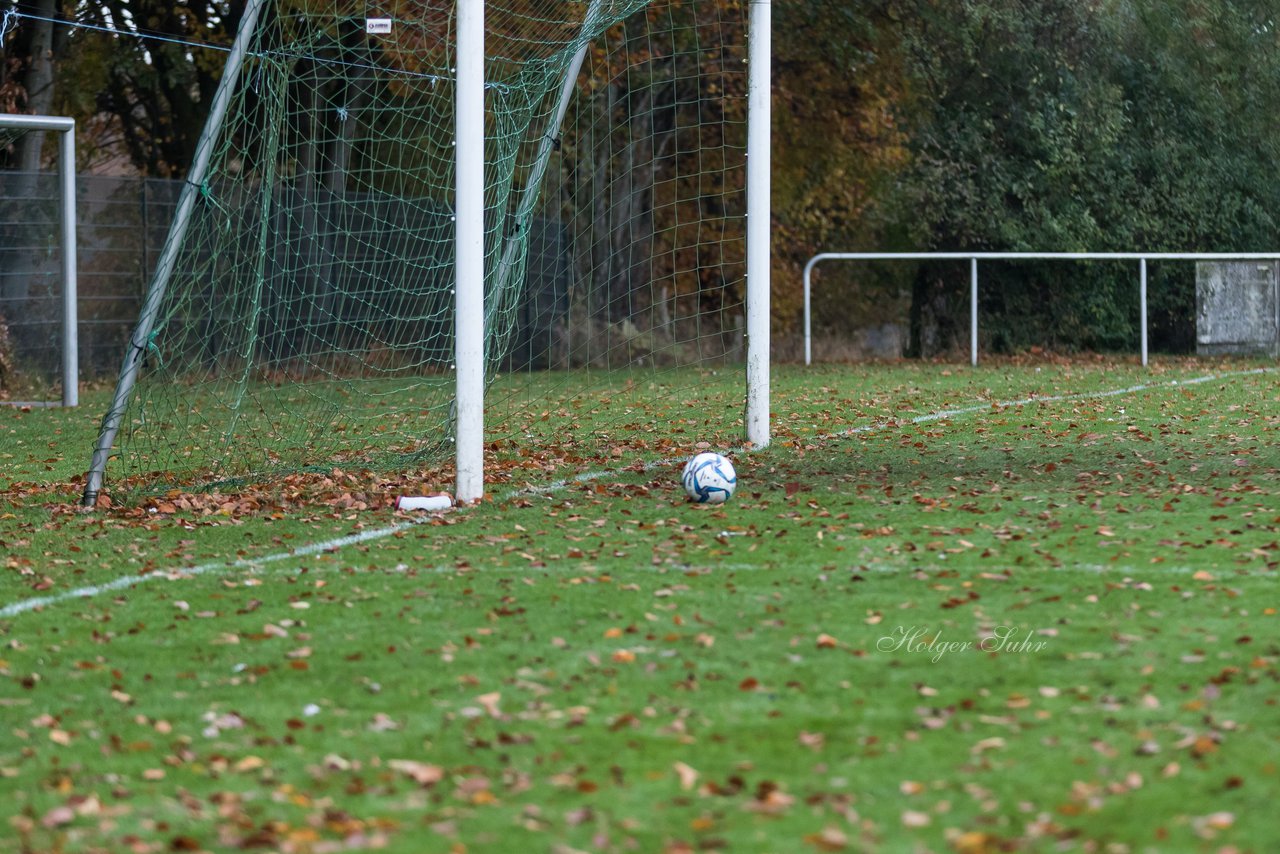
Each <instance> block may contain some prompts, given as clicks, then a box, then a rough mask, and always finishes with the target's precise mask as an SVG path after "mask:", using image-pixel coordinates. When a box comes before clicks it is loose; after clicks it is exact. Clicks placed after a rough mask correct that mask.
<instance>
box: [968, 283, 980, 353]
mask: <svg viewBox="0 0 1280 854" xmlns="http://www.w3.org/2000/svg"><path fill="white" fill-rule="evenodd" d="M969 364H971V365H975V366H976V365H977V364H978V259H977V258H970V259H969Z"/></svg>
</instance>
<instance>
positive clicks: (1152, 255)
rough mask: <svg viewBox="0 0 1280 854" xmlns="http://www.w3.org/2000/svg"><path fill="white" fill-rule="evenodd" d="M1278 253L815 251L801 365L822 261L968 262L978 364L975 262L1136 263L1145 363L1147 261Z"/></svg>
mask: <svg viewBox="0 0 1280 854" xmlns="http://www.w3.org/2000/svg"><path fill="white" fill-rule="evenodd" d="M1277 260H1280V252H819V253H818V254H817V255H814V256H813V257H812V258H810V259H809V261H808V263H806V264H805V265H804V363H805V364H806V365H807V364H809V363H810V362H811V361H812V356H813V351H812V333H811V329H810V323H811V320H810V305H809V302H810V293H811V291H812V287H813V270H814V268H815V267H816V266H817V265H818V264H820V263H821V262H823V261H968V262H969V362H970V364H973V365H976V364H978V262H979V261H1137V262H1138V312H1139V317H1138V326H1139V329H1140V330H1141V333H1140V342H1139V349H1140V352H1141V354H1142V364H1143V365H1146V364H1147V361H1148V360H1147V262H1148V261H1277Z"/></svg>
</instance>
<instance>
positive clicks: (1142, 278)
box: [1138, 258, 1147, 368]
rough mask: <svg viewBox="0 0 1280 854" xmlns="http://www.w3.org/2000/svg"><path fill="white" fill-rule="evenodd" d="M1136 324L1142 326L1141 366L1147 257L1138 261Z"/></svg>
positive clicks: (1144, 346) (1144, 363) (1144, 361)
mask: <svg viewBox="0 0 1280 854" xmlns="http://www.w3.org/2000/svg"><path fill="white" fill-rule="evenodd" d="M1138 271H1139V275H1138V326H1140V327H1141V328H1142V366H1143V367H1144V368H1145V367H1146V366H1147V259H1146V258H1143V259H1142V260H1141V261H1139V262H1138Z"/></svg>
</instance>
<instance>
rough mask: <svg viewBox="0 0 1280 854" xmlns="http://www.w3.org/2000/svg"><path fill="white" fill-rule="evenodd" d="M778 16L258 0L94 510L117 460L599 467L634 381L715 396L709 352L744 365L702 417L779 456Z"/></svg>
mask: <svg viewBox="0 0 1280 854" xmlns="http://www.w3.org/2000/svg"><path fill="white" fill-rule="evenodd" d="M769 15H770V4H769V2H768V0H752V2H750V3H746V4H743V3H726V2H718V0H653V2H649V0H589V2H561V0H500V1H497V0H496V1H495V2H488V3H485V2H481V0H458V2H456V3H454V2H426V3H419V4H411V5H409V6H403V5H387V6H385V7H381V6H378V5H376V4H375V5H361V6H359V7H357V6H353V5H349V4H337V5H336V6H335V5H334V4H317V3H314V2H310V0H304V2H302V3H287V4H284V3H282V4H275V3H269V2H265V0H257V1H256V2H253V0H251V2H250V3H249V4H248V5H247V8H246V11H245V14H244V18H243V20H242V23H241V26H240V28H239V30H238V33H237V36H236V40H235V44H234V46H233V48H232V49H231V51H230V53H229V54H228V57H227V61H226V66H225V71H224V74H223V78H222V80H221V83H220V87H219V89H218V91H217V94H216V96H215V99H214V101H213V104H212V108H211V114H210V117H209V120H208V123H207V125H206V127H205V129H204V133H203V135H202V137H201V139H200V141H199V144H198V146H197V154H196V157H195V161H194V163H193V165H192V167H191V170H190V172H189V174H188V178H187V182H186V188H185V191H184V193H183V195H182V197H181V200H180V202H179V205H178V208H177V213H176V215H175V218H174V221H173V224H172V227H171V230H170V234H169V237H168V240H167V243H166V246H165V248H164V251H163V252H162V254H161V256H160V259H159V261H158V264H157V269H156V272H155V274H154V276H153V278H152V281H151V283H150V286H149V288H148V291H147V296H146V299H145V302H144V305H143V308H142V311H141V315H140V318H139V321H138V323H137V326H136V329H135V330H134V333H133V335H132V337H131V340H130V343H129V345H128V350H127V352H126V354H125V356H124V360H123V364H122V368H121V372H120V377H119V380H118V382H117V387H116V392H115V395H114V398H113V401H112V403H111V405H110V407H109V409H108V411H107V413H106V415H105V416H104V418H103V423H102V429H101V432H100V436H99V439H98V442H97V443H96V446H95V449H94V454H93V461H92V464H91V468H90V471H89V474H88V476H87V479H86V485H85V493H84V501H85V503H86V505H89V506H92V505H93V504H94V503H95V501H96V499H97V498H98V495H99V493H100V491H101V490H102V488H103V484H104V479H105V478H106V477H107V476H108V474H110V477H111V479H112V482H113V483H119V484H122V485H124V487H126V488H128V487H135V486H136V487H140V488H146V489H154V488H161V489H163V488H170V487H180V488H202V487H205V488H207V487H211V486H217V485H220V484H224V483H227V482H242V481H261V480H265V479H271V478H274V477H277V476H280V475H283V474H286V473H293V472H305V471H316V470H321V471H323V470H326V469H331V468H333V467H342V468H347V469H350V468H356V467H367V468H374V469H397V468H399V469H404V468H410V467H413V466H415V465H418V464H421V463H423V462H424V461H428V460H439V459H441V458H449V457H452V458H453V459H454V460H455V461H456V486H455V491H456V494H457V497H458V499H459V500H472V499H475V498H478V497H480V495H481V494H482V493H483V491H484V484H485V481H486V474H485V470H484V459H485V454H486V453H487V452H489V451H491V450H492V447H493V446H494V445H495V443H501V442H502V440H503V439H504V437H505V438H509V439H510V440H511V442H510V443H508V444H512V443H514V444H519V443H537V442H547V441H553V440H554V441H564V440H565V437H566V436H571V437H572V438H573V441H574V443H575V445H576V448H577V450H575V454H576V455H579V456H589V455H590V453H592V451H591V449H590V448H589V447H588V446H589V445H590V442H591V440H589V439H588V438H586V436H587V434H588V433H589V432H590V433H592V434H593V435H597V436H599V437H600V439H599V443H600V447H604V446H607V445H608V444H609V442H610V441H611V439H610V438H609V436H608V432H609V431H608V428H607V427H602V425H606V424H607V423H608V421H609V417H612V418H623V419H628V420H634V419H636V418H637V417H640V415H639V414H638V413H641V412H642V410H643V409H644V405H643V403H640V404H634V403H630V402H628V400H632V399H634V397H633V396H634V395H644V394H648V395H650V396H651V397H658V398H667V399H670V398H671V396H672V395H674V394H685V395H696V394H697V388H698V382H697V381H698V377H699V372H703V371H708V370H743V373H744V379H745V382H744V386H743V387H744V392H743V395H742V398H741V399H740V400H738V401H737V402H736V403H735V404H733V405H732V407H730V406H723V407H721V408H720V409H718V410H717V411H718V412H721V413H723V415H724V417H723V421H724V423H723V424H716V425H708V426H707V428H706V429H705V430H704V432H705V433H707V434H708V435H709V436H710V435H711V434H714V436H715V437H720V438H723V437H724V436H727V435H729V433H730V432H732V433H734V434H735V436H736V440H737V441H738V442H741V441H742V438H743V436H744V434H745V438H746V440H747V441H748V442H749V443H751V444H753V445H755V446H763V445H765V444H767V443H768V441H769V423H768V411H769V397H768V388H769V216H770V215H769V207H768V198H769V187H768V175H769V151H768V147H769V146H768V139H769V137H768V133H769V44H770V43H769V27H770V18H769ZM748 153H749V154H750V156H749V157H748V156H747V155H748ZM744 368H745V369H744ZM588 410H589V411H590V413H591V414H590V416H589V417H588V415H587V412H588ZM602 411H604V412H605V413H606V414H607V413H610V412H611V413H612V415H611V416H608V417H606V415H602V414H601V412H602ZM655 417H661V416H655ZM557 419H559V420H558V421H557ZM548 423H551V424H552V425H557V424H559V426H552V427H547V426H546V425H547V424H548Z"/></svg>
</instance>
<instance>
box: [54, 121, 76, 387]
mask: <svg viewBox="0 0 1280 854" xmlns="http://www.w3.org/2000/svg"><path fill="white" fill-rule="evenodd" d="M59 141H60V143H61V145H60V146H59V157H58V160H59V164H58V168H59V172H60V173H61V174H60V177H61V179H62V193H61V196H62V405H63V406H75V405H77V404H78V403H79V402H80V336H79V316H78V312H77V306H76V132H75V122H72V124H71V128H70V129H68V130H66V131H64V132H63V133H62V134H61V136H60V140H59Z"/></svg>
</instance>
